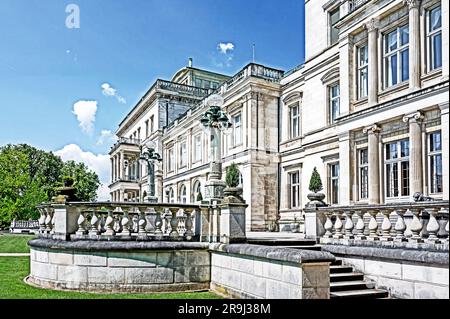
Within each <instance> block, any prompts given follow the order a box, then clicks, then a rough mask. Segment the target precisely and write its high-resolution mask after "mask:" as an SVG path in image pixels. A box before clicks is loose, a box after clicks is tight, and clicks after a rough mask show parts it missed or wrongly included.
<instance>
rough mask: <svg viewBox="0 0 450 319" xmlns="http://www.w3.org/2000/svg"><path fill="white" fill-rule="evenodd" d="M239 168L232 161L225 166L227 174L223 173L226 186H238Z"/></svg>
mask: <svg viewBox="0 0 450 319" xmlns="http://www.w3.org/2000/svg"><path fill="white" fill-rule="evenodd" d="M239 175H240V173H239V169H238V166H237V165H236V164H235V163H232V164H231V165H230V166H229V167H228V168H227V174H226V175H225V182H226V183H227V186H228V187H238V186H239V182H240V181H239Z"/></svg>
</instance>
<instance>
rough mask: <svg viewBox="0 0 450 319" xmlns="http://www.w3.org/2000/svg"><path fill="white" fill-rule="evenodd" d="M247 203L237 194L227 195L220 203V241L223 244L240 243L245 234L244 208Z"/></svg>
mask: <svg viewBox="0 0 450 319" xmlns="http://www.w3.org/2000/svg"><path fill="white" fill-rule="evenodd" d="M247 207H248V205H247V204H246V203H245V202H244V201H243V200H242V198H241V197H240V196H239V195H238V194H237V196H232V195H231V196H227V197H225V198H224V200H223V202H222V204H221V205H220V233H219V234H220V242H221V243H223V244H232V243H242V242H245V241H246V239H247V237H246V234H245V210H246V209H247Z"/></svg>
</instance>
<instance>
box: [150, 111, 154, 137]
mask: <svg viewBox="0 0 450 319" xmlns="http://www.w3.org/2000/svg"><path fill="white" fill-rule="evenodd" d="M154 125H155V116H154V115H152V116H151V117H150V134H151V133H153V130H154Z"/></svg>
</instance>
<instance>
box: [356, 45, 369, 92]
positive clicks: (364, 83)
mask: <svg viewBox="0 0 450 319" xmlns="http://www.w3.org/2000/svg"><path fill="white" fill-rule="evenodd" d="M357 51H358V77H357V79H358V98H359V99H363V98H366V97H367V95H368V87H369V82H368V81H369V77H368V74H369V51H368V46H367V44H366V45H364V46H361V47H359V48H358V50H357Z"/></svg>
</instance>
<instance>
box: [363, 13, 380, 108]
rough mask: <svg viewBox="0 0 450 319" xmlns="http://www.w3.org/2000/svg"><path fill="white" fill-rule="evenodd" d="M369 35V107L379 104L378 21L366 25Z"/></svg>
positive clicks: (374, 20) (371, 21) (372, 20)
mask: <svg viewBox="0 0 450 319" xmlns="http://www.w3.org/2000/svg"><path fill="white" fill-rule="evenodd" d="M365 28H366V30H367V34H368V38H369V41H368V52H369V66H368V73H369V74H368V76H369V80H368V102H369V106H373V105H375V104H377V103H378V20H377V19H371V20H370V21H369V22H367V23H366V24H365Z"/></svg>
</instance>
